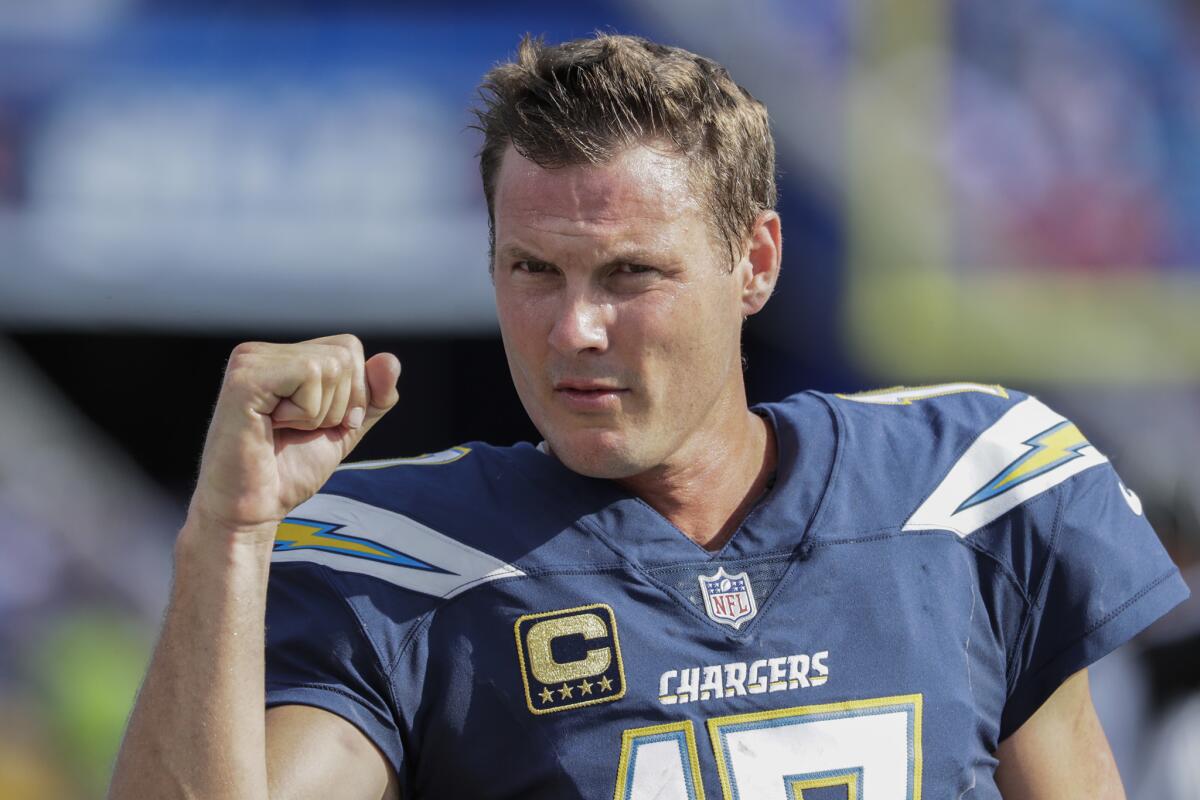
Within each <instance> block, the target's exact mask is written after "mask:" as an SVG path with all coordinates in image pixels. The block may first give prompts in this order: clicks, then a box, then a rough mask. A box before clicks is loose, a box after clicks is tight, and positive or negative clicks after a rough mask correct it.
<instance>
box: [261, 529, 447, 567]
mask: <svg viewBox="0 0 1200 800" xmlns="http://www.w3.org/2000/svg"><path fill="white" fill-rule="evenodd" d="M341 527H342V526H341V525H334V524H331V523H328V522H318V521H317V520H311V519H300V518H299V517H287V518H286V519H284V520H283V522H281V523H280V524H279V529H278V530H277V531H276V532H275V548H274V549H275V552H277V553H282V552H287V551H289V550H322V551H324V552H326V553H337V554H338V555H343V556H353V557H355V558H365V559H369V560H371V561H381V562H383V563H384V564H394V565H396V566H397V567H407V568H409V569H419V570H423V571H425V572H440V573H442V574H443V575H454V574H455V573H453V572H450V571H449V570H445V569H442V568H441V567H435V566H434V565H433V564H430V563H428V562H426V561H422V560H420V559H419V558H413V557H412V556H410V555H408V554H406V553H401V552H400V551H399V550H393V549H392V548H390V547H388V546H387V545H383V544H380V543H379V542H373V541H371V540H370V539H363V538H361V537H359V536H347V535H346V534H341V533H337V531H338V530H340V529H341Z"/></svg>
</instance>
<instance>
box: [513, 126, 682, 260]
mask: <svg viewBox="0 0 1200 800" xmlns="http://www.w3.org/2000/svg"><path fill="white" fill-rule="evenodd" d="M690 178H691V171H690V168H689V165H688V162H687V160H686V159H685V158H684V157H682V156H677V155H673V154H669V153H664V152H662V151H659V150H656V149H654V148H651V147H648V146H646V145H636V146H633V147H630V148H628V149H627V150H625V151H623V152H621V153H619V154H618V155H617V156H615V157H614V158H613V159H612V160H610V161H608V162H606V163H604V164H571V165H568V166H564V167H554V168H546V167H541V166H539V165H537V164H536V163H534V162H532V161H530V160H529V159H527V158H525V157H523V156H522V155H520V154H519V153H517V152H516V150H514V149H513V148H512V147H511V146H510V147H509V148H508V151H507V152H506V153H505V154H504V157H503V160H502V162H501V165H500V170H499V173H498V175H497V180H496V194H495V200H494V213H495V216H496V233H497V239H498V240H503V239H504V238H505V235H506V234H508V233H521V232H523V230H524V229H532V230H533V231H536V232H544V233H549V234H559V235H573V234H580V235H586V234H601V235H602V234H609V233H614V232H619V231H625V230H630V229H637V228H641V227H643V226H646V225H648V224H652V225H655V226H662V225H663V223H669V222H684V223H687V222H695V221H697V220H698V219H699V216H700V213H701V208H700V204H699V202H698V200H697V198H696V197H695V194H694V192H693V191H692V185H691V180H690ZM689 227H690V226H689Z"/></svg>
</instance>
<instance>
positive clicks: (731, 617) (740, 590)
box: [699, 567, 758, 629]
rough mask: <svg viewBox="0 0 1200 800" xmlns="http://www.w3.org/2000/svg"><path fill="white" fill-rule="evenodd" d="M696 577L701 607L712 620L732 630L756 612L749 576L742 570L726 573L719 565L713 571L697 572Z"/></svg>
mask: <svg viewBox="0 0 1200 800" xmlns="http://www.w3.org/2000/svg"><path fill="white" fill-rule="evenodd" d="M699 580H700V594H701V595H702V596H703V597H704V610H705V611H707V612H708V616H709V618H710V619H712V620H713V621H715V622H720V623H721V624H722V625H729V626H730V627H733V628H735V629H736V628H741V627H742V625H743V623H746V622H749V621H750V620H752V619H754V615H755V614H757V613H758V606H757V605H756V604H755V602H754V590H753V589H751V588H750V578H749V577H748V576H747V575H746V573H744V572H739V573H738V574H737V575H730V574H729V573H727V572H726V571H725V568H724V567H720V568H719V569H717V571H716V573H715V574H713V575H701V576H700V577H699Z"/></svg>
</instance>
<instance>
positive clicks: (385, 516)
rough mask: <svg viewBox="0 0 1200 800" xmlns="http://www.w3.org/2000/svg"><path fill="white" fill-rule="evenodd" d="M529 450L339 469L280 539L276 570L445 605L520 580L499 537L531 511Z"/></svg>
mask: <svg viewBox="0 0 1200 800" xmlns="http://www.w3.org/2000/svg"><path fill="white" fill-rule="evenodd" d="M530 454H532V455H533V456H535V457H540V454H538V453H537V452H536V451H535V450H534V449H533V448H532V447H530V446H528V445H524V446H518V447H493V446H491V445H487V444H482V443H470V444H467V445H461V446H458V447H452V448H450V449H448V450H443V451H441V452H438V453H430V454H426V455H421V456H416V457H412V458H397V459H388V460H381V461H364V462H357V463H349V464H345V465H343V466H341V467H339V468H338V469H337V470H336V471H335V472H334V473H333V475H332V476H331V477H330V478H329V480H328V481H327V482H326V484H325V485H324V486H323V487H322V488H321V490H320V491H319V492H318V493H317V494H316V495H314V496H313V497H312V498H310V499H309V500H307V501H305V502H304V503H302V504H300V505H299V506H297V507H296V508H295V509H294V510H293V511H292V512H291V513H290V514H289V515H288V516H287V518H286V519H285V520H284V521H283V523H282V525H281V526H280V528H279V532H278V534H277V536H276V543H275V551H274V553H273V555H272V563H273V564H288V563H296V564H309V565H321V566H324V567H327V568H328V569H329V570H332V574H336V576H337V577H336V579H335V580H337V581H338V582H343V581H345V580H347V579H352V578H353V577H355V576H359V577H362V576H366V577H369V578H373V579H376V580H379V581H383V582H384V583H387V584H391V585H392V586H393V587H400V588H403V589H407V590H410V591H411V592H415V593H417V594H421V595H425V596H431V597H436V598H443V599H444V598H449V597H453V596H455V595H457V594H459V593H461V592H463V591H466V590H467V589H469V588H472V587H474V586H478V585H480V584H481V583H484V582H487V581H490V580H496V579H499V578H503V577H508V576H514V575H520V574H521V571H520V570H519V569H518V568H517V567H515V566H514V565H513V564H512V563H510V561H511V559H510V558H509V557H507V556H510V555H511V554H510V553H509V552H507V551H508V550H509V549H510V548H509V547H508V546H507V542H508V539H507V538H506V537H504V536H497V535H496V533H497V524H498V523H499V521H500V520H502V519H504V518H509V519H516V520H519V519H520V517H521V515H522V514H523V513H527V511H526V509H528V508H529V507H531V506H532V504H533V503H532V500H531V499H530V498H529V497H528V493H527V491H525V492H523V491H522V488H523V487H527V486H528V481H527V479H525V478H524V476H523V475H522V472H521V464H520V462H521V460H522V459H523V458H527V457H528V456H529V455H530Z"/></svg>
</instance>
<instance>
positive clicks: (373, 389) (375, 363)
mask: <svg viewBox="0 0 1200 800" xmlns="http://www.w3.org/2000/svg"><path fill="white" fill-rule="evenodd" d="M363 372H364V373H365V377H366V379H367V380H366V383H367V407H366V410H365V412H363V420H362V424H361V425H359V426H358V427H350V428H348V429H346V428H343V434H344V435H343V436H341V440H340V444H341V449H342V458H343V459H344V458H346V457H347V456H349V455H350V451H352V450H353V449H354V448H355V447H356V446H358V443H359V442H361V441H362V438H363V437H364V436H366V434H367V431H369V430H371V428H373V427H374V426H375V423H376V422H379V420H381V419H383V415H384V414H386V413H387V412H389V411H391V410H392V407H393V406H395V405H396V402H397V401H398V400H399V399H400V393H399V392H398V391H396V381H397V380H399V378H400V359H398V358H396V357H395V356H394V355H392V354H391V353H376V354H375V355H373V356H371V357H370V358H368V359H367V361H366V363H365V364H363ZM356 410H358V409H356ZM352 413H353V412H352Z"/></svg>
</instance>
